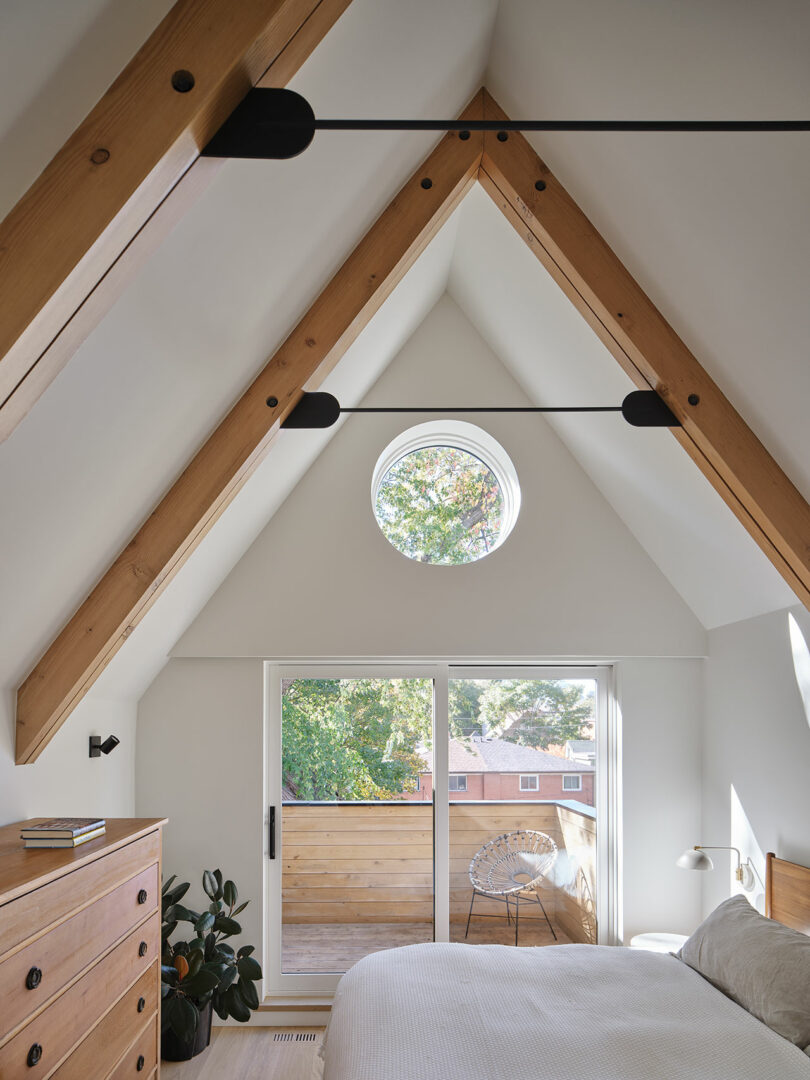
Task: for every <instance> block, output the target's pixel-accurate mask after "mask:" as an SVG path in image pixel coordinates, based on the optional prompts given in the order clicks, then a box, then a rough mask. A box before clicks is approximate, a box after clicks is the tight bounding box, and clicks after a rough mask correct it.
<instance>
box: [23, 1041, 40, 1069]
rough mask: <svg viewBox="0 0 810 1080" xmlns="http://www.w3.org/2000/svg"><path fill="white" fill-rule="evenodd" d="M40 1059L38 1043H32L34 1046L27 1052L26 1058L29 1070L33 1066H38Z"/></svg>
mask: <svg viewBox="0 0 810 1080" xmlns="http://www.w3.org/2000/svg"><path fill="white" fill-rule="evenodd" d="M41 1058H42V1047H41V1046H40V1045H39V1043H34V1045H33V1046H32V1047H31V1049H30V1050H29V1051H28V1057H27V1058H26V1061H27V1062H28V1066H29V1068H33V1066H34V1065H38V1064H39V1062H40V1059H41Z"/></svg>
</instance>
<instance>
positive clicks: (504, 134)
mask: <svg viewBox="0 0 810 1080" xmlns="http://www.w3.org/2000/svg"><path fill="white" fill-rule="evenodd" d="M508 138H509V132H508V131H499V132H498V135H497V139H498V142H506V140H507V139H508Z"/></svg>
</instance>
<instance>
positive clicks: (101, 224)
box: [0, 0, 351, 440]
mask: <svg viewBox="0 0 810 1080" xmlns="http://www.w3.org/2000/svg"><path fill="white" fill-rule="evenodd" d="M350 2H351V0H239V2H238V3H234V2H233V0H179V2H178V3H176V4H175V6H174V7H173V8H172V9H171V11H170V12H169V14H168V15H167V16H166V18H165V19H164V20H163V21H162V22H161V24H160V26H158V28H157V29H156V30H155V32H154V33H153V34H152V36H151V37H150V38H149V40H148V41H147V42H146V44H145V45H144V46H143V47H142V48H141V49H140V50H139V52H138V53H137V54H136V55H135V57H134V58H133V59H132V61H131V62H130V63H129V64H128V65H127V67H126V68H125V69H124V71H123V72H122V73H121V75H120V76H119V77H118V79H116V81H115V82H114V83H113V85H112V86H111V87H110V89H109V90H108V91H107V92H106V93H105V94H104V96H103V97H102V98H101V100H100V101H99V103H98V104H97V105H96V106H95V108H94V109H93V110H92V112H91V113H90V114H89V115H88V116H87V118H86V119H85V120H84V121H83V122H82V123H81V124H80V126H79V127H78V128H77V129H76V131H75V132H74V133H73V135H71V137H70V138H69V139H68V141H67V142H66V143H65V145H64V146H63V147H62V149H61V150H60V151H59V153H58V154H57V155H56V156H55V157H54V158H53V160H52V161H51V162H50V164H49V165H48V166H47V167H46V169H45V170H44V172H43V173H42V174H41V175H40V176H39V178H38V179H37V180H36V181H35V182H34V184H33V185H32V186H31V187H30V188H29V190H28V191H27V192H26V194H25V195H24V196H23V197H22V199H21V200H20V201H19V202H18V203H17V205H16V206H15V207H14V208H13V209H12V210H11V212H10V213H9V215H8V216H7V217H6V218H5V220H4V221H3V222H0V440H2V439H5V438H7V437H8V435H9V434H10V433H11V432H12V431H13V430H14V428H15V427H16V425H17V424H18V423H19V422H20V420H21V419H22V418H23V417H24V416H25V415H26V413H27V412H28V411H29V409H30V408H31V406H32V405H33V404H34V402H35V401H36V400H37V398H38V397H39V396H40V394H42V392H43V391H44V390H45V389H46V387H47V386H48V385H49V384H50V383H51V381H52V380H53V379H54V378H55V377H56V375H57V374H58V373H59V371H60V370H61V369H62V367H64V365H65V363H66V362H67V360H68V359H69V358H70V356H71V355H72V354H73V352H74V351H75V350H76V348H78V346H79V345H80V344H81V342H82V341H83V340H84V339H85V338H86V337H87V335H88V333H89V332H90V331H91V330H92V329H93V327H94V326H95V325H96V324H97V323H98V321H99V320H100V318H101V317H102V316H103V315H104V313H105V312H106V311H107V310H108V309H109V307H110V306H111V305H112V303H114V301H115V299H116V298H117V297H118V295H120V293H121V291H122V290H123V288H124V287H125V285H126V283H127V282H128V281H129V280H131V278H132V276H133V274H134V272H135V270H137V268H138V267H139V266H140V265H141V264H142V262H143V261H144V259H145V258H146V257H147V256H148V254H149V253H150V252H151V251H152V250H154V248H155V247H156V246H157V245H158V244H159V243H160V241H161V240H162V238H163V236H165V235H166V232H167V231H168V230H169V229H170V228H171V227H172V226H173V224H174V223H175V222H176V221H177V220H178V219H179V217H180V216H182V214H183V213H184V212H185V210H186V209H188V207H189V206H190V205H191V203H192V202H193V200H194V199H195V198H196V197H197V196H198V195H199V193H200V191H201V190H202V189H203V187H204V186H206V185H207V183H208V181H209V180H210V178H211V176H212V175H213V173H214V171H215V170H216V167H217V166H216V163H214V162H213V161H207V160H206V161H205V162H200V161H199V160H198V153H199V149H200V148H201V147H202V146H204V145H205V143H206V142H207V141H208V140H209V138H210V137H211V136H212V135H213V134H214V132H215V131H216V130H217V128H218V127H219V126H220V125H221V124H222V122H223V121H224V120H225V119H226V118H227V117H228V116H229V114H230V113H231V111H232V110H233V109H234V107H235V106H236V105H237V104H238V102H239V101H240V100H241V99H242V97H243V96H244V95H245V93H246V92H247V91H248V90H249V89H250V87H251V86H253V85H260V86H284V85H286V83H287V81H288V80H289V79H290V78H291V77H292V76H293V75H294V74H295V72H296V71H297V70H298V68H299V67H300V66H301V64H302V63H303V62H304V60H305V59H306V58H307V56H309V54H310V53H311V52H312V51H313V49H314V48H315V47H316V46H317V45H318V43H319V42H320V41H321V40H322V38H323V37H324V36H325V34H326V33H327V31H328V30H329V29H330V27H331V26H332V25H333V24H334V23H335V21H336V20H337V19H338V18H339V17H340V15H341V14H342V13H343V11H345V9H346V8H347V7H348V6H349V3H350ZM178 70H186V71H190V72H191V73H192V74H193V76H194V86H193V89H191V90H190V91H188V92H185V93H180V92H178V91H177V90H175V89H174V88H173V86H172V76H173V74H174V72H175V71H178Z"/></svg>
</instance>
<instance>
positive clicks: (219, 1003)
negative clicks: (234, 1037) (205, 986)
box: [212, 991, 228, 1020]
mask: <svg viewBox="0 0 810 1080" xmlns="http://www.w3.org/2000/svg"><path fill="white" fill-rule="evenodd" d="M212 1001H213V1004H214V1012H215V1013H216V1014H217V1016H218V1017H219V1018H220V1020H227V1019H228V1006H227V1005H226V1004H225V995H224V994H223V993H220V992H219V991H217V992H216V993H215V994H214V996H213V998H212Z"/></svg>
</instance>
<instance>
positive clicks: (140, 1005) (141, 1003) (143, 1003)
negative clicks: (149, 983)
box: [138, 998, 146, 1012]
mask: <svg viewBox="0 0 810 1080" xmlns="http://www.w3.org/2000/svg"><path fill="white" fill-rule="evenodd" d="M145 1008H146V998H138V1012H143V1010H144V1009H145Z"/></svg>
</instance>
